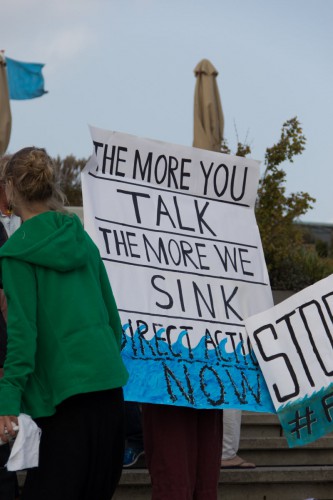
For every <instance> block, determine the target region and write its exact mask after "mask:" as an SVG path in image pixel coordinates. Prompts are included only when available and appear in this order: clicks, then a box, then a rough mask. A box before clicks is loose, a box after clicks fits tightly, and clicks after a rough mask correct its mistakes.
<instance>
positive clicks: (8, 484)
mask: <svg viewBox="0 0 333 500" xmlns="http://www.w3.org/2000/svg"><path fill="white" fill-rule="evenodd" d="M9 455H10V447H9V444H4V445H2V446H0V499H1V500H14V499H15V487H16V472H9V471H8V470H7V469H6V468H5V464H6V463H7V461H8V458H9Z"/></svg>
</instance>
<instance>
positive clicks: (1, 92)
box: [0, 50, 12, 156]
mask: <svg viewBox="0 0 333 500" xmlns="http://www.w3.org/2000/svg"><path fill="white" fill-rule="evenodd" d="M11 128H12V115H11V110H10V101H9V90H8V81H7V70H6V59H5V51H4V50H0V156H2V155H4V154H5V152H6V151H7V147H8V144H9V140H10V133H11Z"/></svg>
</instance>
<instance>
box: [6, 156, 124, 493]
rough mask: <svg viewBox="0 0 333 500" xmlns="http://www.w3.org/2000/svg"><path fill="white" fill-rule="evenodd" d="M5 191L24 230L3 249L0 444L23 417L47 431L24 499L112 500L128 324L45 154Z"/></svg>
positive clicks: (18, 171)
mask: <svg viewBox="0 0 333 500" xmlns="http://www.w3.org/2000/svg"><path fill="white" fill-rule="evenodd" d="M4 178H5V191H6V196H7V198H8V202H9V204H10V205H11V206H12V209H13V211H14V213H15V214H16V215H18V216H19V217H21V219H22V225H21V226H20V228H19V229H17V230H16V231H15V233H14V234H13V235H12V236H11V237H10V239H9V240H8V241H7V242H6V243H5V244H4V245H3V246H2V247H1V249H0V271H1V277H2V281H3V287H4V291H5V294H6V298H7V305H8V319H7V332H8V342H7V356H6V360H5V365H4V376H3V378H2V379H1V380H0V438H1V439H6V433H5V431H6V430H7V432H9V433H10V434H13V433H14V429H13V423H17V421H18V418H17V417H18V415H19V414H20V412H22V413H26V414H28V415H30V416H31V417H32V418H33V419H34V420H35V422H36V423H37V425H38V426H39V427H40V429H41V430H42V434H41V440H40V447H39V465H38V467H35V468H31V469H28V472H27V478H26V482H25V485H24V489H23V494H22V499H23V500H46V499H47V500H59V499H61V500H92V499H96V500H97V499H98V500H110V499H111V498H112V496H113V493H114V491H115V489H116V486H117V484H118V481H119V478H120V475H121V471H122V462H123V453H124V401H123V390H122V386H124V385H125V383H126V382H127V378H128V373H127V371H126V368H125V366H124V364H123V361H122V358H121V355H120V345H121V335H122V327H121V323H120V318H119V315H118V310H117V307H116V303H115V300H114V297H113V293H112V290H111V286H110V283H109V279H108V276H107V273H106V270H105V267H104V264H103V261H102V259H101V257H100V254H99V251H98V249H97V247H96V245H95V244H94V243H93V241H92V240H91V238H90V237H89V236H88V234H87V233H86V232H85V231H84V229H83V227H82V224H81V222H80V219H79V218H78V217H77V216H76V215H74V214H71V215H69V214H67V213H65V211H64V208H63V202H64V197H63V195H62V193H61V192H60V190H59V189H58V187H57V185H56V182H55V173H54V166H53V162H52V160H51V158H50V157H49V156H48V155H47V153H46V151H45V150H44V149H40V148H35V147H28V148H24V149H21V150H20V151H18V152H17V153H15V154H14V155H13V156H12V158H11V159H10V161H9V162H8V163H7V165H6V169H5V174H4Z"/></svg>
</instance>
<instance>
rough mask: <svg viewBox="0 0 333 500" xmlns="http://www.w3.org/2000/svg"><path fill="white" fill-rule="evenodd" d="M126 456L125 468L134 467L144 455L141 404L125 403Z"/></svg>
mask: <svg viewBox="0 0 333 500" xmlns="http://www.w3.org/2000/svg"><path fill="white" fill-rule="evenodd" d="M125 435H126V442H125V454H124V461H123V467H125V468H127V467H134V466H135V465H137V464H138V462H139V461H140V462H141V460H140V459H141V457H143V455H144V448H143V433H142V416H141V408H140V405H139V403H134V402H132V401H126V402H125Z"/></svg>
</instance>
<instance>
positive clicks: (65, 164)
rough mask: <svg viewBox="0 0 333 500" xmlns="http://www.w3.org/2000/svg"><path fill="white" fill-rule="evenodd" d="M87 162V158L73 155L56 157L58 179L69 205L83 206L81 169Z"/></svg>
mask: <svg viewBox="0 0 333 500" xmlns="http://www.w3.org/2000/svg"><path fill="white" fill-rule="evenodd" d="M86 163H87V160H86V159H84V158H81V159H77V158H75V156H73V155H70V156H66V158H64V159H61V158H60V157H59V156H57V158H55V159H54V164H55V169H56V174H57V177H58V181H59V184H60V187H61V189H62V190H63V192H64V193H65V195H66V197H67V202H68V205H69V206H73V207H81V206H82V189H81V171H82V169H83V168H84V167H85V165H86Z"/></svg>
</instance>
